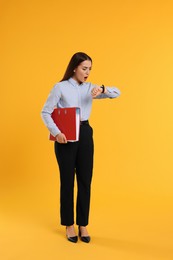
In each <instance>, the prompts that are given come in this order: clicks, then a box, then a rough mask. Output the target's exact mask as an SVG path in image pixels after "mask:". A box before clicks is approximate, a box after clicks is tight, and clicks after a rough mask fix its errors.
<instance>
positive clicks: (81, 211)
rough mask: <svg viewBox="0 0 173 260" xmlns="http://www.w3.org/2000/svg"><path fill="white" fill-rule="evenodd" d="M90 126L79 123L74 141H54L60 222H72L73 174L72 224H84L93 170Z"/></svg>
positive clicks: (88, 206)
mask: <svg viewBox="0 0 173 260" xmlns="http://www.w3.org/2000/svg"><path fill="white" fill-rule="evenodd" d="M93 153H94V144H93V130H92V128H91V126H90V125H89V124H84V125H81V126H80V136H79V141H78V142H68V143H67V144H60V143H58V142H55V155H56V158H57V162H58V165H59V170H60V214H61V224H62V225H65V226H70V225H73V224H74V177H75V174H76V180H77V202H76V224H77V225H79V226H87V225H88V219H89V208H90V187H91V180H92V170H93Z"/></svg>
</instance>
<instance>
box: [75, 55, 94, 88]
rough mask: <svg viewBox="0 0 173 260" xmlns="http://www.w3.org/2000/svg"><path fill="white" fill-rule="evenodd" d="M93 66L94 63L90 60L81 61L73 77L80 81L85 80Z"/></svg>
mask: <svg viewBox="0 0 173 260" xmlns="http://www.w3.org/2000/svg"><path fill="white" fill-rule="evenodd" d="M91 66H92V63H91V61H90V60H85V61H83V62H81V63H80V64H79V65H78V67H77V68H76V69H75V70H74V75H73V77H72V78H73V79H75V80H76V81H77V82H78V83H83V82H85V81H86V80H87V78H88V76H89V74H90V71H91Z"/></svg>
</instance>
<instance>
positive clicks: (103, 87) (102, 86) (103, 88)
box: [101, 85, 105, 93]
mask: <svg viewBox="0 0 173 260" xmlns="http://www.w3.org/2000/svg"><path fill="white" fill-rule="evenodd" d="M101 88H102V93H105V86H104V85H101Z"/></svg>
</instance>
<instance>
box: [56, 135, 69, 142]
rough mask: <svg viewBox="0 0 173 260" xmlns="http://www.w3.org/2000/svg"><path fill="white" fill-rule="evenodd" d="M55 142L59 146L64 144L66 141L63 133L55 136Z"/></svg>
mask: <svg viewBox="0 0 173 260" xmlns="http://www.w3.org/2000/svg"><path fill="white" fill-rule="evenodd" d="M55 138H56V141H57V142H58V143H60V144H66V143H67V139H66V136H65V135H64V134H63V133H59V134H58V135H56V136H55Z"/></svg>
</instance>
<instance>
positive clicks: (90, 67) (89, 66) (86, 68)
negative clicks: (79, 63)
mask: <svg viewBox="0 0 173 260" xmlns="http://www.w3.org/2000/svg"><path fill="white" fill-rule="evenodd" d="M91 67H92V66H89V67H87V66H83V68H85V69H87V68H91Z"/></svg>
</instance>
